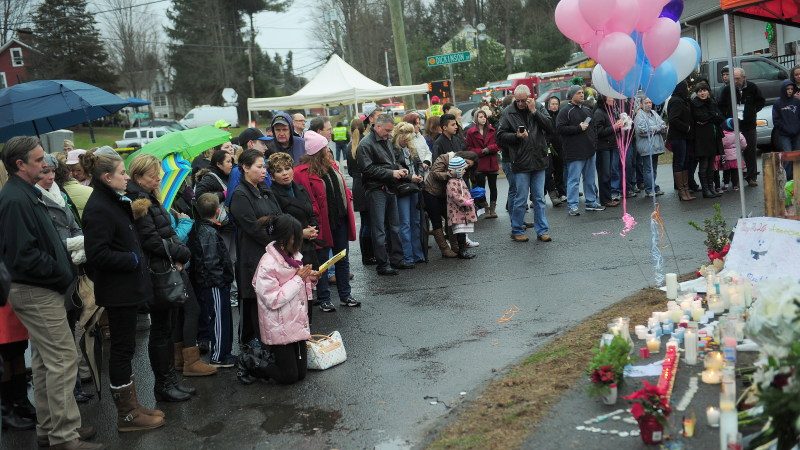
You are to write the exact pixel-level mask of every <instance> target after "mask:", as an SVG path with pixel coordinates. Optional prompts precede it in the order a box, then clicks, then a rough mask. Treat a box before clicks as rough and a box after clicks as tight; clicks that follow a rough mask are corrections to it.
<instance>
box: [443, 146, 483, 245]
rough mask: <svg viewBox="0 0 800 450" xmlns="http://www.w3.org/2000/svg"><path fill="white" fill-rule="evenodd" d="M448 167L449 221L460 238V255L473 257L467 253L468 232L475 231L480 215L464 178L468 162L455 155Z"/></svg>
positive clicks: (457, 237) (458, 238)
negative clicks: (476, 210)
mask: <svg viewBox="0 0 800 450" xmlns="http://www.w3.org/2000/svg"><path fill="white" fill-rule="evenodd" d="M448 169H449V172H450V179H449V180H448V181H447V219H448V220H447V222H448V223H449V224H450V226H451V227H452V228H453V233H454V234H455V235H456V239H457V240H458V257H459V258H460V259H472V258H474V257H475V255H472V254H469V253H467V233H472V232H473V231H475V222H477V221H478V215H477V213H476V212H475V200H473V199H472V196H471V195H470V193H469V189H467V184H466V183H464V179H463V177H464V172H465V171H466V170H467V162H466V161H465V160H464V158H462V157H460V156H453V157H452V158H450V164H449V165H448Z"/></svg>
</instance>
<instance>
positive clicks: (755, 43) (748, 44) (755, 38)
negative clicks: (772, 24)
mask: <svg viewBox="0 0 800 450" xmlns="http://www.w3.org/2000/svg"><path fill="white" fill-rule="evenodd" d="M734 24H735V26H736V52H737V54H739V55H743V54H746V53H752V52H756V51H759V50H765V49H769V42H767V38H766V37H765V36H764V28H765V26H766V24H767V23H766V22H762V21H760V20H753V19H748V18H746V17H738V16H734Z"/></svg>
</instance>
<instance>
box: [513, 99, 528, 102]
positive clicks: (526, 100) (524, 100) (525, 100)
mask: <svg viewBox="0 0 800 450" xmlns="http://www.w3.org/2000/svg"><path fill="white" fill-rule="evenodd" d="M514 103H528V99H527V98H526V99H523V100H516V99H514Z"/></svg>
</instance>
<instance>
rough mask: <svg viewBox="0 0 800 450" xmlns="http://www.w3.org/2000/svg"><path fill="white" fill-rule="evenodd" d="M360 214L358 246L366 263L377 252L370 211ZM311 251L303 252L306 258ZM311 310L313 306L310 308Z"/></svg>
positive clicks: (368, 262)
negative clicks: (371, 227)
mask: <svg viewBox="0 0 800 450" xmlns="http://www.w3.org/2000/svg"><path fill="white" fill-rule="evenodd" d="M358 216H359V217H361V228H360V229H359V230H358V246H359V248H360V249H361V262H362V263H363V264H365V265H366V264H370V263H372V261H373V260H374V259H375V252H373V251H372V234H371V233H370V230H369V228H370V221H369V211H359V212H358ZM311 253H314V251H313V250H312V251H311ZM311 253H309V252H303V259H304V260H305V256H306V254H311ZM323 262H324V261H323ZM310 310H311V308H309V311H310Z"/></svg>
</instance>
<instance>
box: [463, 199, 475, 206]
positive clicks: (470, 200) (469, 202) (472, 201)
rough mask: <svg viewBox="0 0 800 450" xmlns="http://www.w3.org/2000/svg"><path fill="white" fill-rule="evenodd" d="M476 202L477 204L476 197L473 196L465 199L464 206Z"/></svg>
mask: <svg viewBox="0 0 800 450" xmlns="http://www.w3.org/2000/svg"><path fill="white" fill-rule="evenodd" d="M474 204H475V199H472V198H470V199H467V200H465V201H464V206H472V205H474Z"/></svg>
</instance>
